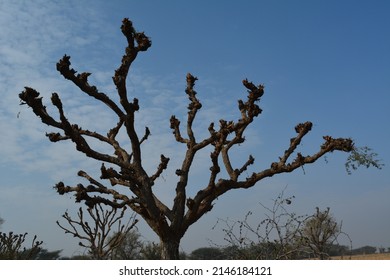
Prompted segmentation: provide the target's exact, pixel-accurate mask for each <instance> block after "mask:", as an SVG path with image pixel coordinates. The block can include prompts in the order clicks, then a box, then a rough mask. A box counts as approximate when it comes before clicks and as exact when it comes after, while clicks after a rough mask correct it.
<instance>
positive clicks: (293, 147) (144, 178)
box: [19, 19, 354, 259]
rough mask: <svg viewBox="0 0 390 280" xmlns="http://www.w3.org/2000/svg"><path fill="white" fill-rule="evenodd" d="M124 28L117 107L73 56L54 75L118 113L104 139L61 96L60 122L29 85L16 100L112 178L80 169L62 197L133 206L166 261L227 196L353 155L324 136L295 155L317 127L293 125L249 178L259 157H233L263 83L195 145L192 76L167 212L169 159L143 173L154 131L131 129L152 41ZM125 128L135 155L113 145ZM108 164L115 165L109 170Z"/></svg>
mask: <svg viewBox="0 0 390 280" xmlns="http://www.w3.org/2000/svg"><path fill="white" fill-rule="evenodd" d="M121 29H122V33H123V34H124V36H125V37H126V39H127V47H126V49H125V54H124V56H123V58H122V63H121V65H120V66H119V67H118V69H117V70H116V71H115V75H114V77H113V82H114V84H115V86H116V89H117V93H118V96H119V104H117V103H115V102H114V101H113V100H112V99H111V98H110V97H109V96H107V95H106V94H105V93H102V92H100V91H99V90H98V89H97V87H96V86H92V85H90V84H89V83H88V76H89V75H90V73H87V72H84V73H81V74H77V71H76V70H74V69H72V68H71V63H70V57H69V56H67V55H65V56H64V57H63V58H62V59H61V60H60V61H59V62H58V63H57V70H58V71H59V72H60V73H61V75H62V76H63V77H64V78H66V79H68V80H70V81H72V82H73V83H74V84H75V85H76V86H77V87H78V88H79V89H80V90H81V91H82V92H84V93H85V94H87V95H89V96H90V97H93V98H95V99H97V100H98V101H100V102H102V103H103V104H105V105H106V106H107V107H108V108H109V109H110V110H112V111H113V112H114V113H115V114H116V116H117V118H118V119H117V123H116V124H115V125H114V126H113V128H112V129H110V130H109V131H108V132H107V134H105V135H104V134H100V133H98V132H93V131H89V130H87V129H83V128H81V127H80V126H79V125H77V124H71V123H70V122H69V121H68V119H67V117H66V115H65V112H64V109H63V105H62V102H61V99H60V97H59V95H58V94H57V93H53V94H52V98H51V101H52V104H53V105H54V106H55V107H56V108H57V110H58V112H59V119H58V120H56V119H54V118H53V117H52V116H50V115H49V114H48V112H47V111H46V107H45V106H44V105H43V103H42V98H41V97H39V95H40V93H39V92H37V91H36V90H34V89H32V88H29V87H26V88H25V90H24V91H23V92H22V93H20V95H19V96H20V98H21V100H22V103H23V104H27V105H28V106H30V107H31V108H32V110H33V112H34V113H35V114H36V115H37V116H38V117H39V118H40V119H41V120H42V122H43V123H45V124H47V125H49V126H51V127H55V128H57V129H58V130H59V131H60V132H53V133H48V134H47V136H48V138H49V139H50V141H52V142H59V141H66V140H70V141H73V142H74V143H75V146H76V149H77V150H78V151H79V152H81V153H84V154H85V155H86V156H87V157H90V158H93V159H95V160H97V161H101V162H103V163H102V165H101V176H100V178H101V179H102V180H108V181H109V183H110V185H111V187H109V186H106V185H104V184H102V183H100V182H99V181H98V180H96V179H94V178H92V177H91V176H89V175H88V174H87V173H86V172H85V171H79V173H78V175H79V176H80V177H83V178H85V179H86V180H87V181H88V182H89V184H88V185H87V186H84V185H83V184H78V185H77V186H66V185H65V184H64V183H63V182H59V183H58V184H56V186H55V189H56V190H57V192H58V193H59V194H65V193H74V194H75V197H76V201H77V202H81V201H83V202H85V203H86V204H87V205H88V206H89V207H93V206H94V205H95V204H101V203H102V204H106V205H109V206H111V207H113V208H123V207H125V206H129V207H130V208H131V209H132V210H133V211H135V212H136V213H138V214H139V215H140V216H142V217H143V219H145V221H146V222H147V223H148V225H149V226H150V227H151V228H152V229H153V230H154V231H155V232H156V234H157V235H158V236H159V237H160V240H161V241H162V242H161V243H162V249H163V250H162V251H163V254H162V257H163V258H168V259H174V258H178V244H179V242H180V239H181V238H182V236H183V235H184V234H185V232H186V230H187V229H188V227H189V226H191V225H192V224H193V223H195V222H196V221H197V220H198V219H200V218H201V217H202V216H203V215H204V214H205V213H206V212H208V211H210V210H211V209H212V207H213V203H214V201H215V199H216V198H218V197H219V196H221V195H223V194H224V193H226V192H227V191H229V190H231V189H247V188H250V187H253V186H254V185H255V184H256V183H257V182H258V181H260V180H262V179H264V178H266V177H272V176H274V175H275V174H280V173H288V172H292V171H294V170H295V169H297V168H300V167H302V166H304V165H305V164H309V163H313V162H315V161H316V160H318V159H319V158H320V157H322V156H323V155H325V154H327V153H330V152H333V151H343V152H350V151H351V150H352V149H353V148H354V146H353V141H352V140H351V139H345V138H332V137H330V136H325V137H324V143H323V144H322V145H321V146H320V147H319V149H318V151H317V152H316V153H314V154H313V155H306V156H304V155H302V154H301V153H299V152H297V148H298V147H299V145H300V143H301V141H302V139H303V137H304V136H305V135H306V134H307V133H308V132H309V131H310V130H311V129H312V123H311V122H305V123H301V124H298V125H297V126H296V127H295V131H296V135H295V136H293V137H292V138H291V139H290V143H289V145H287V149H286V150H285V151H284V153H282V155H281V156H280V157H279V159H278V160H277V161H275V162H273V163H271V164H270V167H269V168H266V169H264V170H259V171H255V172H253V173H252V175H251V176H249V177H247V178H244V177H243V173H244V172H245V171H247V170H248V168H249V167H251V166H253V165H254V161H255V159H254V157H253V156H249V157H248V160H247V161H246V162H245V163H244V164H243V165H241V166H234V164H233V163H232V162H231V159H230V151H231V150H232V148H234V147H236V146H237V145H239V144H242V143H243V142H244V141H245V137H244V132H245V130H246V128H247V127H248V126H249V125H250V124H251V123H252V122H253V120H254V118H256V117H257V116H259V115H260V114H261V112H262V110H261V109H260V107H259V106H258V105H257V103H258V102H259V101H260V98H261V97H262V96H263V94H264V87H263V85H255V84H253V83H252V82H249V81H248V80H244V81H243V86H244V87H245V88H246V89H247V93H248V94H247V97H246V99H245V100H239V101H238V111H239V115H240V117H239V119H238V120H237V121H226V120H220V122H219V128H216V127H215V124H214V123H211V124H210V126H209V128H208V130H209V133H210V135H209V136H208V137H206V138H205V139H201V140H197V139H196V137H195V132H194V130H193V122H194V120H195V118H196V115H197V114H198V112H199V110H200V109H201V107H202V104H201V102H200V101H199V100H198V98H197V97H196V94H197V93H196V91H195V90H194V86H195V82H196V80H197V78H196V77H195V76H193V75H191V74H187V77H186V83H187V87H186V90H185V92H186V94H187V95H188V98H189V105H188V115H187V120H186V127H185V132H186V135H183V134H182V130H181V127H180V120H179V119H177V118H176V117H175V116H172V117H171V119H170V127H171V129H172V132H173V135H174V138H175V139H176V141H177V142H178V144H184V145H186V147H187V151H186V153H185V155H184V158H183V161H182V165H181V168H180V169H178V170H176V172H175V173H176V176H177V177H178V180H177V184H176V195H175V197H174V200H173V207H172V208H169V207H168V206H167V205H165V204H164V203H163V202H162V201H160V200H159V199H158V197H156V196H155V194H154V193H153V189H152V188H155V187H157V186H154V185H155V183H156V180H157V179H158V178H159V176H160V175H161V174H162V172H164V170H165V169H166V168H167V166H168V163H169V158H168V157H165V156H164V155H161V157H160V163H159V165H158V167H157V169H156V171H155V172H154V173H153V174H148V173H147V172H146V171H145V170H144V168H143V164H142V153H141V145H142V143H143V142H144V141H146V140H147V138H148V136H149V135H150V131H149V129H148V128H146V129H145V134H144V136H143V137H142V138H141V139H140V138H139V136H138V134H137V132H136V131H135V125H134V124H135V112H136V111H138V110H139V108H140V107H139V104H138V99H136V98H133V100H132V101H129V97H128V94H127V90H126V78H127V76H128V73H129V70H130V67H131V64H132V62H133V61H134V60H135V59H136V57H137V55H138V54H139V52H144V51H147V50H148V48H149V47H150V46H151V41H150V39H149V38H148V37H147V36H146V35H145V34H144V33H142V32H136V31H135V29H134V28H133V24H132V22H131V21H129V20H128V19H124V20H123V24H122V27H121ZM121 129H124V130H125V131H126V133H127V136H128V141H129V143H130V146H131V149H130V150H126V149H125V148H124V147H125V144H127V143H119V142H118V141H117V140H116V136H117V135H118V132H119V131H120V130H121ZM91 138H93V139H96V140H99V141H101V142H104V143H106V144H108V145H111V146H112V147H113V149H114V151H115V154H114V155H108V154H104V153H101V152H99V151H97V150H95V149H93V148H92V147H91V146H90V145H89V140H90V139H91ZM207 146H211V147H212V152H211V154H210V173H209V175H208V176H209V180H208V184H207V185H206V186H200V187H199V191H198V193H197V194H196V195H195V196H194V197H188V195H187V193H186V187H187V183H188V176H189V172H190V169H191V168H192V164H193V160H194V158H195V156H196V154H197V152H199V151H200V150H202V149H204V148H206V147H207ZM104 163H107V164H109V165H110V166H114V167H108V168H107V167H106V166H105V164H104ZM223 168H224V169H225V170H226V172H227V174H228V177H227V178H222V177H220V178H218V175H219V174H220V171H221V170H222V169H223ZM254 169H255V168H254ZM245 173H246V172H245ZM113 186H116V188H113ZM118 186H122V187H123V188H122V191H118V189H119V188H117V187H118Z"/></svg>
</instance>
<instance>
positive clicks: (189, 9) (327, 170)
mask: <svg viewBox="0 0 390 280" xmlns="http://www.w3.org/2000/svg"><path fill="white" fill-rule="evenodd" d="M389 12H390V4H389V3H388V1H119V0H114V1H96V0H95V1H73V0H71V1H46V0H43V1H11V0H4V1H1V3H0V25H1V26H2V28H1V29H0V85H1V89H2V90H1V99H0V118H1V122H0V129H1V131H2V133H1V136H0V155H1V156H0V178H1V180H0V217H2V218H3V219H4V220H5V223H4V224H3V225H2V228H1V230H3V231H11V230H12V231H14V232H26V231H27V232H29V233H30V234H31V235H34V234H37V235H38V237H39V238H40V239H41V240H43V241H44V242H45V243H44V245H45V247H47V248H48V249H51V250H56V249H65V250H64V254H65V255H72V254H76V253H80V252H82V250H80V249H79V248H78V246H77V243H78V241H77V240H75V239H72V238H71V237H69V236H66V235H65V234H64V233H63V231H62V230H61V229H59V228H58V227H57V225H56V224H55V221H56V220H61V215H62V214H63V213H64V211H65V210H67V209H68V210H69V211H70V212H71V213H75V211H76V210H77V209H78V207H79V206H80V205H76V204H75V203H74V200H73V198H72V197H71V196H67V197H66V196H65V197H61V196H58V195H57V194H56V193H55V191H54V190H53V189H52V186H53V185H54V184H55V183H57V182H58V181H64V182H65V183H67V184H70V185H71V184H76V183H78V182H80V179H79V178H77V176H76V174H77V171H78V170H80V169H84V170H86V171H88V172H89V173H91V174H97V177H98V172H99V168H100V164H98V165H96V164H94V162H93V161H91V160H88V159H86V158H84V157H83V156H82V155H80V154H78V153H77V152H76V151H75V150H74V147H73V145H72V144H71V143H56V144H53V143H50V142H49V141H48V139H47V138H46V137H45V133H46V132H51V131H52V130H50V128H48V127H47V126H44V125H42V124H41V123H40V122H39V120H38V119H37V118H36V117H35V116H34V115H33V114H32V112H31V110H30V109H29V108H27V107H25V106H19V98H18V93H20V92H21V91H22V90H23V87H24V86H30V87H33V88H35V89H37V90H38V91H40V92H41V94H42V95H43V96H44V101H46V104H47V106H48V109H49V108H50V101H49V97H50V95H51V93H52V92H58V93H59V94H60V96H61V97H62V100H63V102H64V105H65V109H66V111H67V112H68V116H69V118H70V120H71V121H72V122H78V123H80V124H81V125H82V126H83V127H87V128H88V129H90V130H94V129H96V130H101V131H104V130H105V129H107V128H109V127H110V125H111V123H112V120H113V115H112V114H110V112H108V111H106V110H104V109H105V107H102V106H101V105H100V104H98V103H96V102H95V101H93V100H92V101H91V100H90V99H88V98H87V97H85V96H83V94H82V93H81V92H79V91H78V90H77V88H76V87H75V86H73V85H72V84H71V83H70V82H68V81H65V79H63V78H62V77H61V76H60V75H59V73H58V72H56V70H55V64H56V62H57V61H58V60H59V59H60V58H61V57H62V55H64V54H65V53H66V54H68V55H70V56H71V57H72V59H71V61H72V66H74V68H75V69H77V70H78V71H79V72H83V71H87V72H92V73H93V75H92V76H91V78H90V81H91V82H92V83H94V84H95V85H96V86H97V87H98V88H99V89H100V90H101V91H104V92H106V93H107V94H109V95H110V96H112V97H115V87H114V85H113V84H112V80H111V77H112V76H113V73H114V70H115V69H116V68H117V67H118V65H119V63H120V59H121V57H122V54H123V50H124V47H125V38H124V37H123V35H122V34H121V32H120V28H119V27H120V25H121V20H122V19H123V18H124V17H128V18H129V19H130V20H132V21H133V23H134V26H135V27H136V29H137V30H139V31H145V33H146V34H147V35H148V36H150V37H151V39H152V47H151V48H150V49H149V50H148V52H146V53H142V54H141V55H140V56H139V57H138V58H137V60H136V62H135V63H134V64H133V66H132V70H131V72H130V75H129V80H128V85H129V93H130V95H132V96H134V97H137V98H138V99H139V100H140V105H141V110H140V112H139V113H138V114H137V121H138V122H137V125H138V126H137V129H138V131H139V132H140V133H142V132H143V130H144V127H145V126H149V127H150V129H151V132H152V136H151V138H150V139H149V140H148V143H146V144H145V145H144V147H143V148H144V156H145V160H144V162H145V167H146V169H147V170H150V171H152V170H154V169H155V167H156V166H157V165H158V163H159V157H160V154H161V153H164V154H165V155H166V156H168V157H170V158H171V162H170V166H169V169H168V170H167V172H166V173H164V175H163V177H162V178H161V179H160V181H159V184H160V186H159V187H158V194H159V195H160V196H161V197H162V199H163V201H165V202H166V203H167V204H169V203H170V202H171V201H172V194H173V190H174V186H175V180H174V179H175V175H173V174H174V170H175V169H177V168H178V166H179V164H180V160H181V159H182V156H183V151H184V150H183V147H178V146H177V145H176V142H175V141H174V139H173V136H172V134H171V131H170V129H169V117H170V115H172V114H175V115H176V116H178V117H180V118H181V119H182V120H183V119H184V117H185V114H186V104H187V99H186V96H185V93H184V87H185V76H186V73H187V72H190V73H192V74H193V75H195V76H197V77H198V78H199V81H198V82H197V85H196V90H197V91H198V98H199V99H200V100H201V102H202V103H203V107H202V109H201V111H200V113H199V115H198V118H197V121H196V124H195V128H196V133H197V135H198V138H199V139H200V138H201V137H202V136H206V135H207V133H208V131H207V127H208V125H209V123H210V122H211V121H214V122H218V120H219V119H221V118H224V119H228V120H230V119H233V120H235V119H237V118H238V117H239V114H238V110H237V108H236V107H237V105H236V104H237V103H236V101H237V100H238V99H240V98H243V97H244V95H245V89H244V88H243V86H242V84H241V81H242V79H245V78H248V79H249V80H251V81H253V82H254V83H256V84H260V83H261V84H264V85H265V90H266V92H265V95H264V97H263V98H262V100H261V103H260V107H261V108H262V109H263V114H262V115H261V116H260V117H259V118H258V119H257V120H256V121H255V122H254V123H253V125H252V126H251V128H250V129H248V131H247V134H246V135H247V141H246V143H245V144H243V145H241V146H240V147H239V149H237V151H236V152H235V160H236V162H237V165H240V164H241V163H243V162H244V161H245V160H246V159H247V157H248V155H249V154H252V155H253V156H254V157H255V159H256V163H255V165H254V167H253V170H251V171H250V172H252V171H255V170H260V169H263V168H267V167H268V166H269V164H270V163H271V162H273V161H275V160H277V158H278V157H279V156H280V155H281V154H282V153H283V151H284V150H285V149H286V148H287V145H288V144H289V139H290V138H291V137H293V136H294V133H295V132H294V126H295V125H296V124H298V123H300V122H305V121H308V120H309V121H312V122H313V123H314V127H313V130H312V132H311V133H310V134H309V135H307V137H306V139H305V140H304V141H303V143H302V147H301V151H302V153H303V154H310V153H313V152H315V151H316V149H318V147H319V146H320V145H321V143H322V136H323V135H332V136H334V137H351V138H353V139H354V140H355V142H356V144H357V145H358V146H369V147H371V148H373V149H374V150H375V151H376V152H377V153H378V154H379V157H380V158H381V159H382V160H383V163H384V164H387V165H386V166H385V167H384V169H382V170H376V169H359V170H358V171H356V172H354V173H353V175H351V176H349V175H347V173H346V172H345V169H344V162H345V160H346V157H347V156H346V155H345V154H338V153H336V154H332V155H329V156H328V163H325V161H324V160H320V161H319V162H317V163H315V164H314V165H312V166H307V167H305V173H304V172H303V171H302V170H297V171H295V172H294V173H293V174H287V175H281V176H275V177H274V178H270V179H266V180H264V181H261V182H259V183H258V184H257V185H256V186H255V187H254V188H252V189H250V190H241V191H233V192H231V193H228V194H227V195H226V196H225V197H222V198H220V199H218V201H217V202H216V205H215V207H214V209H213V211H212V212H210V213H208V214H207V215H206V216H205V217H203V218H202V219H201V220H200V221H199V222H198V223H197V224H195V225H194V226H192V228H190V230H189V231H188V232H187V235H186V236H185V237H184V238H183V242H182V249H183V250H185V251H187V252H190V251H191V250H193V249H195V248H197V247H201V246H208V245H209V240H211V241H213V242H215V243H223V242H219V241H220V240H221V239H222V238H223V233H222V229H218V228H217V229H214V230H212V227H213V225H214V224H215V223H216V221H217V219H218V218H222V219H224V218H227V217H229V218H231V219H243V217H244V216H245V214H246V212H247V211H249V210H251V211H253V212H255V213H256V215H257V216H256V217H258V218H259V219H261V218H262V217H263V212H264V211H263V210H264V209H263V208H262V207H261V206H260V205H259V202H261V203H263V204H266V205H270V204H272V199H274V198H276V196H277V195H278V193H279V192H280V191H282V190H283V189H284V188H285V187H286V186H288V187H287V189H286V194H287V195H295V196H296V199H295V202H294V203H293V205H292V206H291V211H296V212H297V213H299V214H310V213H313V212H314V211H315V207H316V206H319V207H320V208H325V207H330V208H331V210H332V212H333V215H334V216H335V217H336V218H337V219H338V220H339V221H341V220H342V221H343V229H344V231H345V232H347V233H348V234H349V235H350V237H351V239H352V241H353V245H354V247H359V246H363V245H373V246H385V247H389V246H390V240H389V236H390V219H389V214H390V204H389V198H390V175H389V172H388V159H389V157H390V149H389V148H388V139H389V137H390V132H389V128H388V125H386V123H387V122H388V120H389V119H390V113H389V109H388V108H389V105H390V100H389V97H388V96H389V88H390V79H389V77H390V51H389V50H390V37H389V36H388V29H389V27H390V18H389V16H388V14H389ZM102 108H104V109H102ZM50 110H51V112H53V113H55V111H54V110H52V109H50ZM18 115H19V117H17V116H18ZM208 153H209V151H205V152H204V153H202V154H200V155H199V157H198V158H196V161H195V165H194V169H193V171H192V172H193V173H192V174H193V177H192V179H191V181H190V186H189V193H190V194H191V193H196V191H197V186H199V185H202V183H203V182H204V180H206V177H205V176H203V175H202V174H205V172H207V170H208V167H209V166H210V163H209V155H208ZM202 180H203V181H202ZM140 230H141V233H142V235H143V236H144V238H145V239H146V240H156V237H155V235H154V233H153V232H151V231H150V230H149V229H148V228H147V227H146V226H145V225H143V224H142V223H140Z"/></svg>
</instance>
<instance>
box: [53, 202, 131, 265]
mask: <svg viewBox="0 0 390 280" xmlns="http://www.w3.org/2000/svg"><path fill="white" fill-rule="evenodd" d="M125 210H126V207H123V208H122V209H121V211H120V213H119V214H118V208H109V209H103V207H102V205H100V204H95V205H94V207H92V208H88V209H87V212H88V214H89V219H88V218H87V219H86V218H85V217H84V212H83V209H82V207H80V208H79V211H78V213H77V218H78V219H77V220H76V219H73V218H72V217H71V216H70V215H69V213H68V212H65V214H64V215H63V216H62V217H63V218H64V219H65V220H66V222H67V223H68V227H65V226H62V225H61V224H60V222H58V221H57V225H58V226H59V227H60V228H62V229H63V230H64V231H65V233H70V234H72V235H73V236H74V237H76V238H78V239H80V240H82V241H80V242H79V245H80V246H81V247H84V248H87V249H88V255H89V256H90V257H91V258H92V259H96V260H105V259H111V257H112V254H113V251H114V250H115V249H116V248H118V247H119V246H120V245H121V244H122V242H123V240H124V239H125V237H126V235H127V234H128V233H129V232H130V231H131V230H132V229H133V228H134V226H135V224H136V223H137V222H138V220H136V219H135V218H134V217H132V218H131V219H130V220H129V221H128V222H127V223H124V224H123V223H122V219H123V216H124V214H125ZM117 214H118V215H117ZM88 220H89V221H90V222H91V223H89V222H88ZM116 224H117V228H116V229H114V228H113V227H114V226H115V225H116ZM114 231H115V232H114ZM113 233H114V235H113V236H110V235H111V234H113Z"/></svg>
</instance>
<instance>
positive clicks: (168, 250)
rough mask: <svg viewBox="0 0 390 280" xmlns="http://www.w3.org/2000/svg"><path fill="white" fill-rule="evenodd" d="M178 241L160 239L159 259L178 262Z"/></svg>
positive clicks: (174, 239)
mask: <svg viewBox="0 0 390 280" xmlns="http://www.w3.org/2000/svg"><path fill="white" fill-rule="evenodd" d="M179 245H180V239H176V238H170V239H165V240H163V239H160V248H161V259H162V260H178V259H179Z"/></svg>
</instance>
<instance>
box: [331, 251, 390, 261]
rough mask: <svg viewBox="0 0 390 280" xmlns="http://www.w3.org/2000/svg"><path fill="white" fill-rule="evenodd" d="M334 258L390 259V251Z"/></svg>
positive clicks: (334, 258) (333, 258)
mask: <svg viewBox="0 0 390 280" xmlns="http://www.w3.org/2000/svg"><path fill="white" fill-rule="evenodd" d="M332 260H390V253H381V254H365V255H353V256H343V257H332Z"/></svg>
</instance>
